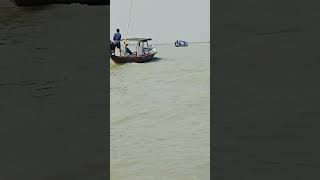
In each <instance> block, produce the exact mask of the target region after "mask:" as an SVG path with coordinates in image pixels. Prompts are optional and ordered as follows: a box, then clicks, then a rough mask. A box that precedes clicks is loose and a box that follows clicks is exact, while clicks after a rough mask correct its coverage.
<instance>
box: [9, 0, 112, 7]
mask: <svg viewBox="0 0 320 180" xmlns="http://www.w3.org/2000/svg"><path fill="white" fill-rule="evenodd" d="M11 1H12V2H13V3H14V4H15V5H16V6H38V5H46V4H71V3H80V4H88V5H110V0H11Z"/></svg>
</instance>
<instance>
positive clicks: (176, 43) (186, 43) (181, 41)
mask: <svg viewBox="0 0 320 180" xmlns="http://www.w3.org/2000/svg"><path fill="white" fill-rule="evenodd" d="M174 45H175V46H176V47H185V46H188V45H189V43H188V42H187V41H183V40H176V42H174Z"/></svg>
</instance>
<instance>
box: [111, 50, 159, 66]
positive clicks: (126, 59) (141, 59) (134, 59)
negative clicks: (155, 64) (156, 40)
mask: <svg viewBox="0 0 320 180" xmlns="http://www.w3.org/2000/svg"><path fill="white" fill-rule="evenodd" d="M156 54H157V53H156V52H154V53H148V54H145V55H143V56H136V55H131V56H123V57H119V56H115V55H111V59H112V60H113V62H115V63H116V64H124V63H145V62H149V61H151V60H152V59H153V58H154V56H155V55H156Z"/></svg>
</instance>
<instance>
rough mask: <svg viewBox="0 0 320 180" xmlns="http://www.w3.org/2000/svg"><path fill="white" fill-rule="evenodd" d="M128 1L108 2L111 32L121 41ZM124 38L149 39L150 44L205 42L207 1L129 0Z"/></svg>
mask: <svg viewBox="0 0 320 180" xmlns="http://www.w3.org/2000/svg"><path fill="white" fill-rule="evenodd" d="M130 1H131V0H111V2H110V3H111V8H110V14H111V19H110V20H111V24H110V28H111V32H110V37H111V39H112V37H113V33H114V32H115V29H117V28H119V29H120V31H121V33H122V36H123V38H124V36H125V34H126V31H127V24H128V18H129V12H130ZM128 37H151V38H152V39H153V42H154V43H167V42H170V43H172V42H173V41H175V40H176V39H184V40H187V41H209V39H210V0H133V7H132V14H131V23H130V25H129V32H128Z"/></svg>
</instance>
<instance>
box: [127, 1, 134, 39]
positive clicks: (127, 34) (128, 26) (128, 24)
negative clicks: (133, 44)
mask: <svg viewBox="0 0 320 180" xmlns="http://www.w3.org/2000/svg"><path fill="white" fill-rule="evenodd" d="M132 1H133V0H131V1H130V11H129V19H128V24H127V32H126V37H125V41H127V37H128V32H129V25H130V21H131V12H132Z"/></svg>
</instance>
